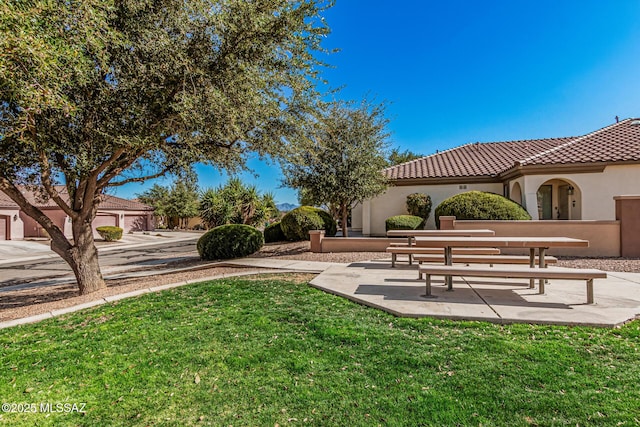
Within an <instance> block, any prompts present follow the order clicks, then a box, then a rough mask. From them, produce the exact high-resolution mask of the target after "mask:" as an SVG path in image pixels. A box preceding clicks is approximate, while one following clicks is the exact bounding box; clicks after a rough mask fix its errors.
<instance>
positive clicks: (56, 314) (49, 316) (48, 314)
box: [0, 270, 300, 329]
mask: <svg viewBox="0 0 640 427" xmlns="http://www.w3.org/2000/svg"><path fill="white" fill-rule="evenodd" d="M277 272H278V273H299V272H300V271H298V270H278V271H277ZM259 273H263V272H262V271H259V270H253V271H243V272H239V273H231V274H219V275H216V276H208V277H203V278H199V279H193V280H185V281H183V282H176V283H169V284H166V285H160V286H153V287H150V288H144V289H138V290H135V291H131V292H126V293H124V294H117V295H111V296H107V297H104V298H100V299H97V300H94V301H89V302H85V303H82V304H78V305H74V306H71V307H65V308H61V309H59V310H52V311H48V312H46V313H42V314H36V315H34V316H29V317H22V318H20V319H14V320H8V321H6V322H0V329H6V328H11V327H13V326H19V325H27V324H30V323H37V322H40V321H42V320H46V319H53V318H54V317H59V316H62V315H64V314H69V313H75V312H77V311H80V310H84V309H86V308H91V307H97V306H99V305H104V304H109V303H112V302H115V301H120V300H123V299H126V298H131V297H136V296H140V295H144V294H149V293H153V292H161V291H166V290H169V289H174V288H179V287H181V286H185V285H193V284H196V283H201V282H207V281H209V280H217V279H224V278H227V277H240V276H250V275H254V274H259Z"/></svg>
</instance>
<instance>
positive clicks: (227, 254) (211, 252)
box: [196, 224, 264, 260]
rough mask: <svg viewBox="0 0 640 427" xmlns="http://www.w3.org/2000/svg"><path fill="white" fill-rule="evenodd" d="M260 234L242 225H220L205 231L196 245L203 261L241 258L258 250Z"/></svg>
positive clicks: (252, 228)
mask: <svg viewBox="0 0 640 427" xmlns="http://www.w3.org/2000/svg"><path fill="white" fill-rule="evenodd" d="M262 245H264V237H262V233H261V232H260V231H259V230H257V229H255V228H254V227H251V226H250V225H243V224H229V225H221V226H220V227H216V228H214V229H212V230H209V231H207V232H206V233H204V234H203V235H202V237H200V239H199V240H198V244H197V245H196V247H197V249H198V253H199V254H200V258H202V259H203V260H214V259H230V258H241V257H244V256H247V255H251V254H252V253H255V252H257V251H259V250H260V248H261V247H262Z"/></svg>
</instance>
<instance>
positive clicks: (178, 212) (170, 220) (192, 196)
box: [137, 180, 200, 229]
mask: <svg viewBox="0 0 640 427" xmlns="http://www.w3.org/2000/svg"><path fill="white" fill-rule="evenodd" d="M137 196H138V199H139V200H140V201H141V202H142V203H144V204H147V205H149V206H151V207H153V213H154V215H155V216H156V218H159V220H160V225H162V226H163V227H170V226H171V227H173V226H177V227H178V228H182V229H185V228H187V226H188V225H189V220H190V219H191V218H195V217H197V216H198V215H199V214H200V211H199V206H200V202H199V200H198V186H197V184H196V183H195V182H192V181H189V180H180V181H176V182H174V183H173V184H172V185H171V186H169V187H163V186H161V185H159V184H154V185H153V187H151V188H150V189H148V190H146V191H145V192H143V193H141V194H138V195H137Z"/></svg>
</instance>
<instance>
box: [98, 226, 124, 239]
mask: <svg viewBox="0 0 640 427" xmlns="http://www.w3.org/2000/svg"><path fill="white" fill-rule="evenodd" d="M96 231H97V232H98V234H99V235H100V237H102V238H103V239H104V240H106V241H107V242H115V241H116V240H120V239H122V231H123V230H122V228H120V227H114V226H113V225H103V226H101V227H97V228H96Z"/></svg>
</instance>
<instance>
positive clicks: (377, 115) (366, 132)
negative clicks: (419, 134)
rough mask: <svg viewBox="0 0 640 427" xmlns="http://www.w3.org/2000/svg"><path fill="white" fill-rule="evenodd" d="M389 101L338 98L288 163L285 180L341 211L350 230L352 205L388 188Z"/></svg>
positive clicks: (315, 201)
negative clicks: (349, 219) (386, 177)
mask: <svg viewBox="0 0 640 427" xmlns="http://www.w3.org/2000/svg"><path fill="white" fill-rule="evenodd" d="M384 112H385V108H384V105H383V104H380V105H375V104H371V103H369V102H367V101H363V102H362V103H361V104H359V105H358V104H355V103H353V102H345V101H334V102H332V103H330V104H329V105H328V106H327V107H326V110H325V111H324V112H323V113H322V114H321V116H320V117H319V118H318V120H317V122H315V123H314V125H313V127H312V128H311V129H310V130H309V137H308V139H307V140H306V141H304V142H302V143H301V145H302V147H301V148H300V149H299V150H297V151H296V152H294V153H290V154H289V155H288V157H287V158H286V159H285V162H284V165H283V172H284V176H285V179H284V183H285V185H287V186H289V187H293V188H297V189H299V190H300V191H301V194H302V195H303V197H304V199H305V201H307V202H312V204H313V205H316V206H321V205H326V206H331V210H332V211H333V212H339V218H340V219H341V221H342V231H343V236H345V237H346V236H347V233H348V232H347V217H348V210H349V209H350V208H351V206H352V205H353V204H354V203H356V202H362V201H363V200H365V199H368V198H371V197H374V196H377V195H379V194H381V193H382V192H384V191H385V190H386V188H387V185H388V183H387V180H386V179H385V177H384V176H383V175H382V173H381V170H382V169H383V168H384V167H385V166H386V160H385V157H384V150H385V149H386V147H387V138H388V136H389V134H388V132H387V130H386V127H387V124H388V120H387V119H386V118H385V116H384Z"/></svg>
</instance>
